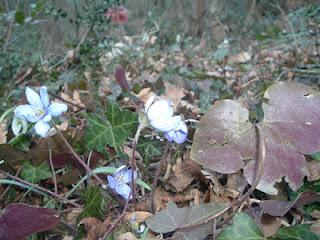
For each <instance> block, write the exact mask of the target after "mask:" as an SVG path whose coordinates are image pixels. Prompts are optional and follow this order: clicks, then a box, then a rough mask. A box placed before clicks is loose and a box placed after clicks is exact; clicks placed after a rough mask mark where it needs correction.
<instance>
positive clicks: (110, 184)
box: [107, 175, 117, 189]
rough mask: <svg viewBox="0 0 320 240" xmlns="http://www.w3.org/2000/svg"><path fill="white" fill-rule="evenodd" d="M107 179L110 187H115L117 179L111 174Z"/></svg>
mask: <svg viewBox="0 0 320 240" xmlns="http://www.w3.org/2000/svg"><path fill="white" fill-rule="evenodd" d="M107 179H108V183H109V186H110V188H111V189H115V188H116V185H117V182H116V179H115V178H114V177H113V176H110V175H108V176H107Z"/></svg>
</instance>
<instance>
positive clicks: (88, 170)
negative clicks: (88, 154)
mask: <svg viewBox="0 0 320 240" xmlns="http://www.w3.org/2000/svg"><path fill="white" fill-rule="evenodd" d="M53 127H54V128H55V129H56V131H57V133H58V135H59V136H60V138H61V139H62V140H63V142H64V143H65V144H66V146H67V148H68V149H69V150H70V152H71V153H72V154H73V156H74V157H75V158H76V159H77V161H78V162H79V163H80V164H81V166H82V167H84V169H85V170H86V171H87V172H88V173H89V174H90V175H92V176H94V177H95V179H96V180H97V181H98V182H99V183H100V184H101V185H103V184H104V182H103V181H102V179H101V178H100V177H99V176H98V175H97V174H95V173H94V172H93V171H92V169H91V168H90V167H88V166H87V164H85V162H83V161H82V159H81V158H80V157H79V155H78V154H77V153H76V152H75V150H74V149H73V148H72V146H71V145H70V143H69V142H68V140H67V139H66V138H65V137H64V136H63V134H62V132H61V131H60V130H59V128H58V127H57V126H56V124H55V123H53Z"/></svg>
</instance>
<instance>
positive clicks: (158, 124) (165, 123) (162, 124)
mask: <svg viewBox="0 0 320 240" xmlns="http://www.w3.org/2000/svg"><path fill="white" fill-rule="evenodd" d="M150 125H151V126H152V127H153V128H154V129H156V130H158V131H161V132H168V131H171V130H173V129H174V126H175V122H174V119H173V118H169V119H157V120H154V121H150Z"/></svg>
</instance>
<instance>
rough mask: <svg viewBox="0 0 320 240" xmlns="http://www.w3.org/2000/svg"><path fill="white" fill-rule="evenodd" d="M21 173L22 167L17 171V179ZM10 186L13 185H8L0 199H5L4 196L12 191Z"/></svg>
mask: <svg viewBox="0 0 320 240" xmlns="http://www.w3.org/2000/svg"><path fill="white" fill-rule="evenodd" d="M20 171H21V167H19V169H18V170H17V173H16V177H17V176H18V175H19V174H20ZM10 186H11V185H8V187H7V188H6V189H5V190H4V191H3V192H2V194H1V195H0V199H3V198H4V196H5V195H6V194H7V192H8V191H9V190H10Z"/></svg>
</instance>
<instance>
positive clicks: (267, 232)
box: [248, 206, 281, 237]
mask: <svg viewBox="0 0 320 240" xmlns="http://www.w3.org/2000/svg"><path fill="white" fill-rule="evenodd" d="M248 214H249V215H251V216H252V217H253V218H254V219H255V220H256V223H257V224H258V226H259V228H260V229H261V231H262V233H263V235H264V236H265V237H271V236H274V235H275V234H276V233H277V232H278V229H279V228H280V227H281V219H280V218H278V217H274V216H270V215H268V214H264V213H263V210H262V208H261V207H260V206H256V207H252V208H250V210H249V211H248Z"/></svg>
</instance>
